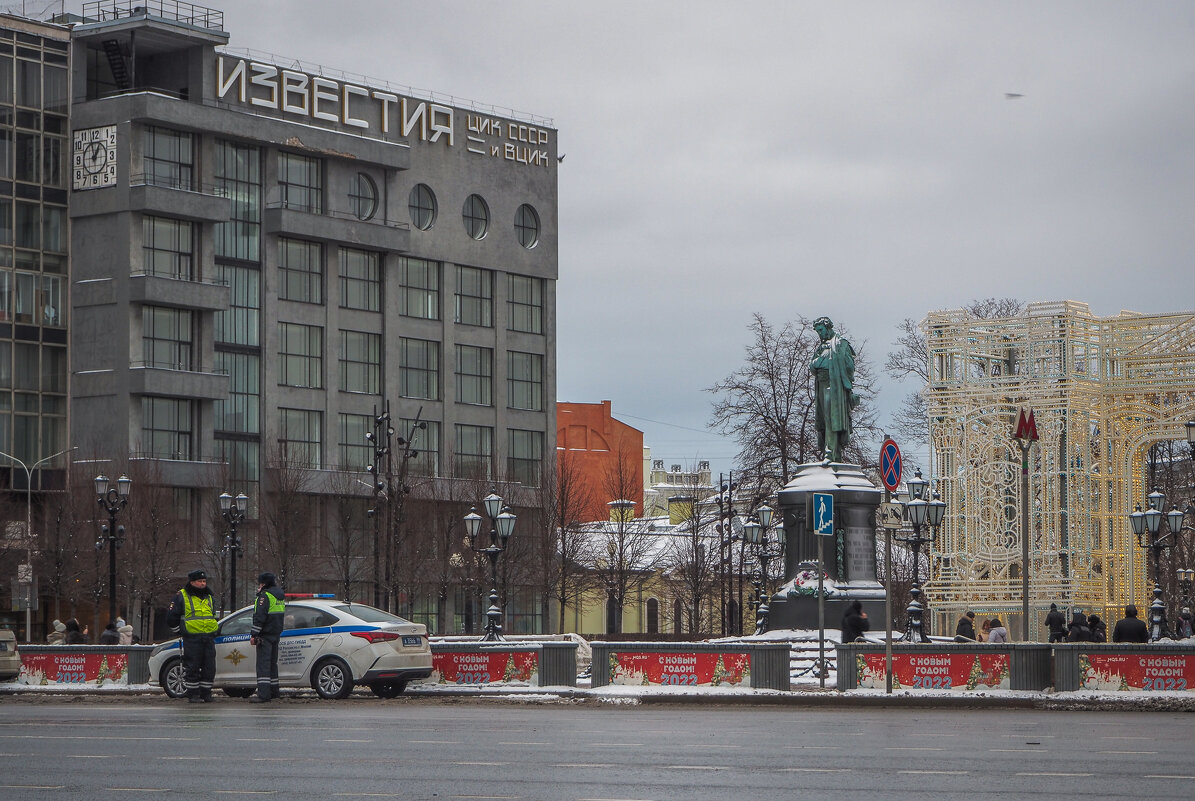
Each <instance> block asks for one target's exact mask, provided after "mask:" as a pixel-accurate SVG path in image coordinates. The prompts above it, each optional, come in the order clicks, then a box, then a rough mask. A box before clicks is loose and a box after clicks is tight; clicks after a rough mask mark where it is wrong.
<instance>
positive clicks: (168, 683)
mask: <svg viewBox="0 0 1195 801" xmlns="http://www.w3.org/2000/svg"><path fill="white" fill-rule="evenodd" d="M158 684H160V685H161V686H162V689H163V690H165V691H166V695H168V696H170V697H171V698H182V697H183V696H184V695H186V694H187V688H186V687H185V686H184V685H183V660H182V659H178V658H176V659H171V660H169V661H167V662H166V664H164V665H162V672H161V673H159V674H158Z"/></svg>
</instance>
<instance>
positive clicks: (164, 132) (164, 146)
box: [142, 125, 195, 190]
mask: <svg viewBox="0 0 1195 801" xmlns="http://www.w3.org/2000/svg"><path fill="white" fill-rule="evenodd" d="M144 145H145V153H144V154H143V157H142V158H143V162H144V164H143V167H144V172H145V182H146V183H147V184H152V185H153V186H167V187H170V188H172V189H188V190H189V189H191V188H192V181H193V176H194V168H195V162H194V144H193V138H192V136H191V134H190V133H187V132H185V131H175V130H173V129H170V128H159V127H157V126H154V125H151V126H148V127H147V128H146V129H145V136H144Z"/></svg>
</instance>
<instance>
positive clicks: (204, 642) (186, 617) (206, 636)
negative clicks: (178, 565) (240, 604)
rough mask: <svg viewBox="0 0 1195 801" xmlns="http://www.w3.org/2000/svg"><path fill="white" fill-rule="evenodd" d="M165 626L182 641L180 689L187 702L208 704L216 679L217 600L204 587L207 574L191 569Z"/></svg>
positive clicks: (172, 605) (176, 596) (173, 603)
mask: <svg viewBox="0 0 1195 801" xmlns="http://www.w3.org/2000/svg"><path fill="white" fill-rule="evenodd" d="M166 625H167V627H169V629H170V630H171V631H173V632H174V633H176V634H181V635H182V638H183V686H184V687H185V688H186V690H187V701H189V702H190V703H192V704H197V703H199V702H201V701H202V702H203V703H211V701H212V682H213V681H214V680H215V678H216V629H217V628H218V626H219V621H218V620H217V619H216V597H215V596H214V595H212V591H211V590H209V589H208V587H207V573H205V572H203V570H192V571H191V572H190V573H188V574H187V586H185V587H183V588H182V589H181V590H179V591H178V594H177V595H175V596H174V600H173V601H171V603H170V609H169V611H167V612H166Z"/></svg>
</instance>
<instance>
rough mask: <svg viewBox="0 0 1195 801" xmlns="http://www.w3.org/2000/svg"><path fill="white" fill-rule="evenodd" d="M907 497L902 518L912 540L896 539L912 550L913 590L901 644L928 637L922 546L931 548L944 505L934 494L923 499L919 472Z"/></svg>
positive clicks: (910, 483)
mask: <svg viewBox="0 0 1195 801" xmlns="http://www.w3.org/2000/svg"><path fill="white" fill-rule="evenodd" d="M905 486H906V488H907V489H908V493H909V502H908V503H906V504H905V515H906V516H907V517H908V520H909V523H910V524H912V526H913V534H912V536H907V537H902V536H897V537H896V539H898V540H900V541H901V542H903V543H906V544H908V545H911V546H912V547H913V586H912V588H911V589H910V590H909V595H910V596H911V598H912V600H910V601H909V606H908V609H907V610H906V612H907V614H906V617H905V633H904V636H903V637H902V638H901V639H902V640H903V641H904V642H911V643H922V642H929V633H928V632H927V631H926V630H925V605H924V604H923V603H922V602H921V546H922V545H926V544H930V545H932V544H933V543H934V542H935V541H936V540H937V538H938V526H940V525H942V519H943V518H944V517H945V515H946V504H945V502H944V501H943V500H942V499H941V497H939V495H938V493H937V492H935V493H934V494H933V500H930V501H927V500H926V499H925V493H926V490H928V489H929V482H928V481H926V480H925V479H924V478H922V477H921V470H920V468H919V469H918V470H917V472H916V473H915V475H914V476H913V478H910V479H909V480H908V481H906V482H905ZM927 525H928V528H929V530H930V535H929V536H928V537H925V536H922V534H921V531H922V529H923V528H926V527H927Z"/></svg>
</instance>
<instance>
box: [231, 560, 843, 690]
mask: <svg viewBox="0 0 1195 801" xmlns="http://www.w3.org/2000/svg"><path fill="white" fill-rule="evenodd" d="M855 603H858V601H856V602H855ZM285 614H286V604H285V602H284V601H283V599H282V589H281V588H279V586H278V579H277V577H275V576H274V574H273V573H262V574H261V575H260V576H258V577H257V600H256V601H254V603H253V627H252V628H251V629H249V642H250V643H252V644H253V646H254V647H255V648H257V695H255V696H253V697H252V698H250V699H249V701H250V702H251V703H255V704H260V703H263V702H265V701H269V700H271V699H273V698H277V697H278V696H279V695H280V693H279V692H278V641H279V640H280V639H281V638H282V624H283V622H284V618H285Z"/></svg>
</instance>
